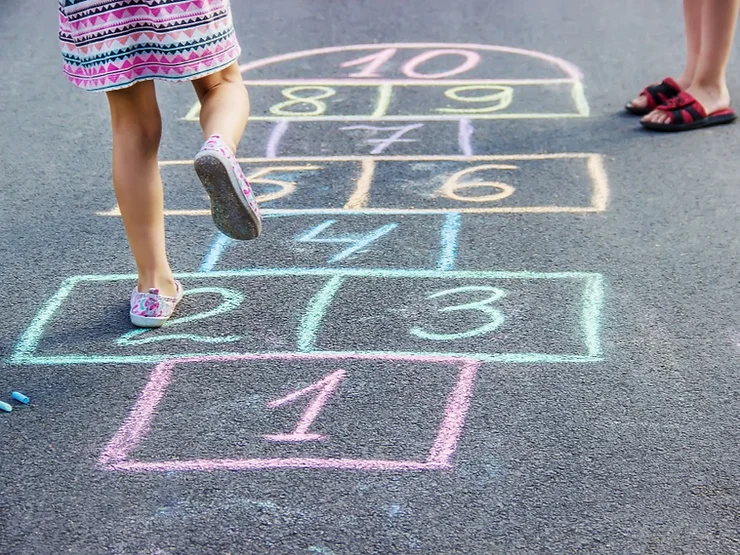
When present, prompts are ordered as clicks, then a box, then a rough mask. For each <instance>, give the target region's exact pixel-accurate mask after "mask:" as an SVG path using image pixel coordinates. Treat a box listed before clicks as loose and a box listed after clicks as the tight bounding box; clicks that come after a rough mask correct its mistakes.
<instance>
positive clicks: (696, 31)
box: [631, 0, 711, 108]
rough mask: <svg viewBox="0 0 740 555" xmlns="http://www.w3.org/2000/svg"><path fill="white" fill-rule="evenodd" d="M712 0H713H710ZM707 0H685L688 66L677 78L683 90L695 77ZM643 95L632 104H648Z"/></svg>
mask: <svg viewBox="0 0 740 555" xmlns="http://www.w3.org/2000/svg"><path fill="white" fill-rule="evenodd" d="M710 1H711V0H710ZM705 3H708V2H706V0H683V22H684V27H685V29H686V66H685V67H684V70H683V73H681V75H679V76H678V77H677V78H676V83H678V84H679V86H680V87H681V90H686V89H687V88H688V87H689V85H691V82H692V81H693V79H694V73H695V72H696V64H697V62H698V61H699V52H700V51H701V30H702V25H701V22H702V8H703V5H704V4H705ZM647 102H648V101H647V98H646V97H645V96H643V95H640V96H638V97H637V98H635V99H634V100H633V101H632V102H631V104H632V105H633V106H635V107H636V108H644V107H645V106H647Z"/></svg>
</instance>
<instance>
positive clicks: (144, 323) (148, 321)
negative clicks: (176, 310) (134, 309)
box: [129, 314, 170, 328]
mask: <svg viewBox="0 0 740 555" xmlns="http://www.w3.org/2000/svg"><path fill="white" fill-rule="evenodd" d="M129 316H130V317H131V323H132V324H133V325H134V326H136V327H137V328H161V327H162V326H163V325H164V323H165V322H166V321H167V320H169V319H170V318H169V316H168V317H166V318H153V317H151V316H138V315H136V314H129Z"/></svg>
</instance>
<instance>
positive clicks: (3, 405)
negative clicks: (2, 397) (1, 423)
mask: <svg viewBox="0 0 740 555" xmlns="http://www.w3.org/2000/svg"><path fill="white" fill-rule="evenodd" d="M0 410H4V411H5V412H13V407H11V406H10V405H9V404H8V403H3V402H2V401H0Z"/></svg>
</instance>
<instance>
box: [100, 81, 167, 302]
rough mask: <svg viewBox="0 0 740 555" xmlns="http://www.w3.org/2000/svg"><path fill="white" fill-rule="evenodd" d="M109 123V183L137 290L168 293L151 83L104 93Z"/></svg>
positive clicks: (159, 127)
mask: <svg viewBox="0 0 740 555" xmlns="http://www.w3.org/2000/svg"><path fill="white" fill-rule="evenodd" d="M107 96H108V103H109V105H110V113H111V125H112V128H113V188H114V190H115V193H116V198H117V200H118V206H119V208H120V210H121V216H122V217H123V225H124V227H125V229H126V235H127V236H128V241H129V245H130V246H131V252H132V253H133V255H134V259H135V260H136V267H137V269H138V273H139V281H138V287H139V291H142V292H144V291H147V290H148V289H150V288H157V289H159V290H160V293H161V294H162V295H168V296H174V295H175V292H176V287H175V282H174V279H173V276H172V270H170V265H169V262H168V261H167V254H166V252H165V237H164V201H163V192H162V180H161V178H160V175H159V166H158V163H157V153H158V151H159V141H160V139H161V136H162V119H161V116H160V113H159V106H158V105H157V97H156V95H155V92H154V83H153V82H152V81H144V82H141V83H137V84H135V85H133V86H131V87H129V88H127V89H122V90H119V91H112V92H109V93H107Z"/></svg>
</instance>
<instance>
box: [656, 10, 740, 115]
mask: <svg viewBox="0 0 740 555" xmlns="http://www.w3.org/2000/svg"><path fill="white" fill-rule="evenodd" d="M739 6H740V0H704V1H703V11H702V16H701V18H702V29H701V52H700V53H699V60H698V63H697V65H696V72H695V73H694V79H693V81H692V82H691V85H690V86H689V88H688V89H686V92H688V93H689V94H691V95H692V96H693V97H694V98H696V99H697V100H698V101H699V103H700V104H701V105H702V106H703V107H704V109H705V110H706V112H707V114H711V113H712V112H715V111H717V110H720V109H723V108H728V107H729V106H730V91H729V90H727V81H726V69H727V62H728V60H729V59H730V50H731V49H732V40H733V37H734V35H735V27H736V25H737V16H738V7H739ZM644 119H646V120H649V121H654V122H656V123H667V122H668V121H670V118H669V116H668V114H667V113H665V112H662V111H657V110H654V111H653V112H651V113H650V114H648V115H647V116H645V118H644Z"/></svg>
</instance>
